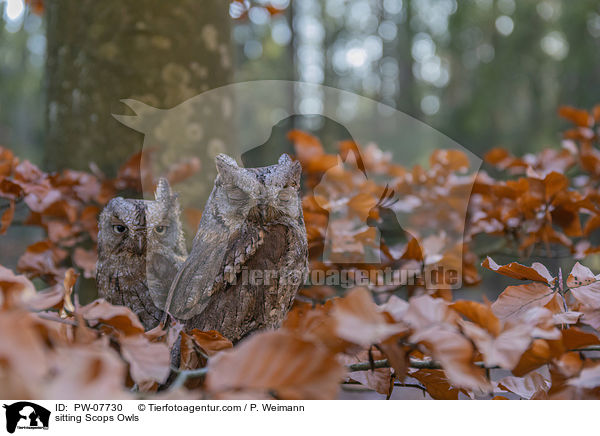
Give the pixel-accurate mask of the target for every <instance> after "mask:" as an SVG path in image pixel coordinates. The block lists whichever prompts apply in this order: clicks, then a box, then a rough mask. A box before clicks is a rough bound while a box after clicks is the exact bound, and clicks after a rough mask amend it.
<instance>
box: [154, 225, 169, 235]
mask: <svg viewBox="0 0 600 436" xmlns="http://www.w3.org/2000/svg"><path fill="white" fill-rule="evenodd" d="M167 228H168V227H167V226H156V227H154V231H155V232H156V233H158V234H159V235H163V234H164V233H165V232H166V231H167Z"/></svg>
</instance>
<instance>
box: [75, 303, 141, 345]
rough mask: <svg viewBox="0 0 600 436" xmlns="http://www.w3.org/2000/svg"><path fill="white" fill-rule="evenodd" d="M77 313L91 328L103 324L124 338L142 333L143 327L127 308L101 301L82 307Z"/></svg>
mask: <svg viewBox="0 0 600 436" xmlns="http://www.w3.org/2000/svg"><path fill="white" fill-rule="evenodd" d="M79 313H80V314H81V315H82V316H83V318H84V319H85V320H86V321H88V323H89V324H90V326H92V327H93V326H95V325H98V324H104V325H107V326H110V327H112V328H114V329H116V330H117V331H118V332H119V333H122V334H124V335H125V336H128V335H137V334H140V333H144V326H143V325H142V323H141V322H140V320H139V319H138V317H137V316H136V315H135V314H134V313H133V312H132V311H131V310H130V309H129V308H127V307H125V306H113V305H112V304H110V303H109V302H107V301H106V300H103V299H99V300H96V301H92V302H91V303H90V304H88V305H86V306H83V307H82V308H81V309H80V310H79Z"/></svg>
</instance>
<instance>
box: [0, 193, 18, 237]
mask: <svg viewBox="0 0 600 436" xmlns="http://www.w3.org/2000/svg"><path fill="white" fill-rule="evenodd" d="M14 217H15V201H14V200H9V202H8V207H7V209H6V210H5V211H4V212H2V215H0V235H4V234H5V233H6V231H7V230H8V228H9V227H10V224H11V223H12V221H13V218H14Z"/></svg>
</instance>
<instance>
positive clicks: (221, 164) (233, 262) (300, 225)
mask: <svg viewBox="0 0 600 436" xmlns="http://www.w3.org/2000/svg"><path fill="white" fill-rule="evenodd" d="M215 162H216V166H217V172H218V175H217V178H216V180H215V184H214V188H213V190H212V193H211V194H210V198H209V199H208V202H207V204H206V207H205V210H204V213H203V214H202V219H201V221H200V224H199V226H198V232H197V233H196V237H195V238H194V242H193V246H192V251H191V253H190V256H189V257H188V259H187V260H186V262H185V264H184V265H183V267H182V268H181V269H180V270H179V272H178V275H177V278H176V279H175V281H174V282H173V285H172V287H171V292H170V301H168V303H167V304H168V307H169V312H170V313H171V314H172V315H173V316H175V317H177V318H179V319H183V320H187V321H185V323H186V327H187V328H199V329H201V330H212V329H214V330H218V331H219V332H221V333H222V334H223V335H225V336H226V337H227V338H229V339H230V340H232V341H237V340H239V339H241V338H242V337H244V336H245V335H247V334H248V333H249V332H251V331H254V330H257V329H261V328H274V327H277V326H279V324H280V323H281V321H282V319H283V318H284V317H285V315H286V314H287V312H288V311H289V309H290V307H291V304H292V302H293V299H294V296H295V295H296V292H297V291H298V287H299V286H300V284H301V283H303V281H304V279H305V276H306V274H307V271H308V260H307V254H308V248H307V241H306V228H305V226H304V218H303V215H302V204H301V201H300V196H299V192H300V174H301V168H300V164H299V163H298V162H292V160H291V159H290V158H289V156H287V155H282V156H281V157H280V158H279V163H278V164H276V165H272V166H268V167H263V168H240V167H239V166H238V165H237V164H236V162H235V160H233V159H232V158H230V157H229V156H226V155H224V154H220V155H218V156H217V157H216V159H215ZM252 271H260V273H258V274H261V275H263V277H264V272H265V271H270V273H269V274H270V275H271V277H270V278H269V280H265V279H264V278H263V279H257V277H256V276H254V280H250V279H249V278H250V277H251V274H257V273H253V272H252ZM244 274H245V275H246V277H244ZM261 282H262V283H261Z"/></svg>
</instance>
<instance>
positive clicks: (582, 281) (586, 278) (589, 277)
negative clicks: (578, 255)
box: [567, 262, 598, 288]
mask: <svg viewBox="0 0 600 436" xmlns="http://www.w3.org/2000/svg"><path fill="white" fill-rule="evenodd" d="M596 281H598V279H597V278H596V276H594V274H593V273H592V271H591V270H590V269H589V268H588V267H587V266H584V265H582V264H580V263H579V262H576V263H575V265H573V269H572V270H571V272H570V273H569V276H568V277H567V286H568V287H569V288H577V287H579V286H586V285H590V284H592V283H595V282H596Z"/></svg>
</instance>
